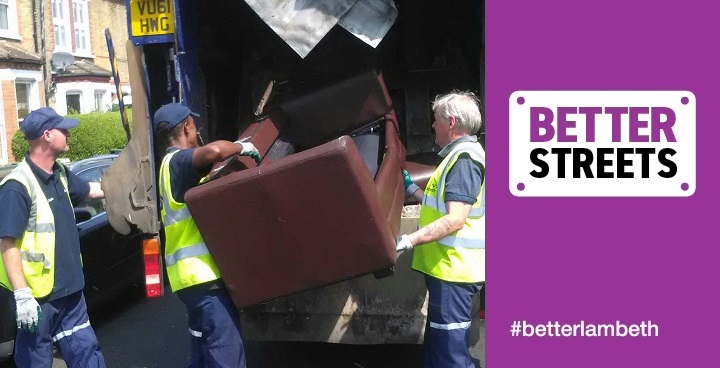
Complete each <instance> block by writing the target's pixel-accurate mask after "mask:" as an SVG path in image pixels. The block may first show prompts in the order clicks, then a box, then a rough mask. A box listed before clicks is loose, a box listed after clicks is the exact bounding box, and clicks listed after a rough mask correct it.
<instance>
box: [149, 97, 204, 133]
mask: <svg viewBox="0 0 720 368" xmlns="http://www.w3.org/2000/svg"><path fill="white" fill-rule="evenodd" d="M190 115H192V116H194V117H199V116H200V115H198V114H197V113H194V112H192V111H191V110H190V109H189V108H188V107H187V106H184V105H182V104H179V103H177V102H173V103H169V104H167V105H163V106H162V107H160V108H159V109H158V110H157V111H156V112H155V117H154V118H153V125H154V126H155V132H157V131H158V130H157V128H158V125H159V124H160V123H162V122H166V123H168V124H170V125H168V126H166V127H165V128H164V129H163V130H171V129H173V128H175V127H176V126H177V125H178V124H180V123H182V122H183V121H184V120H185V119H186V118H187V117H188V116H190Z"/></svg>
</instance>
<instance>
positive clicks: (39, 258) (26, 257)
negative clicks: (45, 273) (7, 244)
mask: <svg viewBox="0 0 720 368" xmlns="http://www.w3.org/2000/svg"><path fill="white" fill-rule="evenodd" d="M20 258H22V259H23V261H25V262H42V263H43V268H44V269H46V270H49V269H50V267H51V266H52V265H51V264H50V260H49V259H47V257H45V254H43V253H34V252H28V251H26V250H23V251H20Z"/></svg>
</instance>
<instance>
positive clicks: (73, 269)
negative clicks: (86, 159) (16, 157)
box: [0, 155, 90, 301]
mask: <svg viewBox="0 0 720 368" xmlns="http://www.w3.org/2000/svg"><path fill="white" fill-rule="evenodd" d="M25 161H26V162H27V163H28V165H30V168H31V169H32V172H33V173H34V174H35V177H36V178H37V180H38V183H39V184H40V186H41V187H42V190H43V193H45V197H46V198H47V200H48V202H49V203H50V209H51V210H52V213H53V217H54V221H55V264H54V265H53V269H54V272H55V283H54V285H53V289H52V291H51V292H50V295H49V296H48V297H47V298H45V300H46V301H50V300H55V299H59V298H62V297H64V296H67V295H70V294H72V293H75V292H78V291H80V290H82V289H83V287H84V286H85V277H84V276H83V271H82V263H81V260H80V237H79V236H78V230H77V225H76V223H75V214H74V213H73V205H76V204H78V203H80V202H82V201H84V200H85V199H86V198H87V196H88V193H90V184H88V182H86V181H85V180H82V179H80V178H78V177H77V176H76V175H75V174H73V173H72V172H70V170H68V169H67V167H65V172H66V173H67V180H68V190H69V191H70V200H68V195H67V194H66V193H65V188H64V187H63V185H62V182H61V181H60V165H62V164H60V163H57V162H56V163H55V165H54V166H53V173H52V174H48V173H46V172H45V171H43V170H42V169H40V168H39V167H38V166H37V165H35V164H34V163H33V162H32V161H30V158H29V156H28V155H25ZM71 201H72V203H71ZM0 203H2V204H3V208H2V210H0V238H6V237H9V238H15V239H16V240H17V239H20V238H21V237H22V235H23V234H24V233H25V230H26V229H27V225H28V220H29V217H30V208H31V205H32V200H31V199H30V195H29V194H28V192H27V189H25V186H23V185H22V184H20V183H19V182H17V181H15V180H9V181H8V182H6V183H5V185H3V186H2V187H0ZM16 245H17V246H18V247H19V246H20V244H16ZM7 286H8V287H11V285H7Z"/></svg>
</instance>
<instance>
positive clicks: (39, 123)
mask: <svg viewBox="0 0 720 368" xmlns="http://www.w3.org/2000/svg"><path fill="white" fill-rule="evenodd" d="M78 122H79V121H78V119H70V118H64V117H62V116H60V115H59V114H58V113H57V112H55V110H53V109H52V108H50V107H41V108H39V109H37V110H34V111H31V112H30V113H29V114H28V115H27V116H26V117H25V119H23V121H22V123H20V130H21V131H22V132H23V136H25V139H27V140H29V141H32V140H35V139H38V138H40V136H42V135H43V133H45V131H46V130H51V129H72V128H74V127H76V126H77V125H78Z"/></svg>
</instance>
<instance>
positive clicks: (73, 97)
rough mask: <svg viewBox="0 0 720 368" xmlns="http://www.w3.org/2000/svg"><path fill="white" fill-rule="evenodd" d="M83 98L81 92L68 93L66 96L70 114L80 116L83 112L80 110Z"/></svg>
mask: <svg viewBox="0 0 720 368" xmlns="http://www.w3.org/2000/svg"><path fill="white" fill-rule="evenodd" d="M81 96H82V94H81V93H80V92H68V93H67V94H66V95H65V100H66V103H67V113H68V114H79V113H81V112H82V110H81V109H80V97H81Z"/></svg>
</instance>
